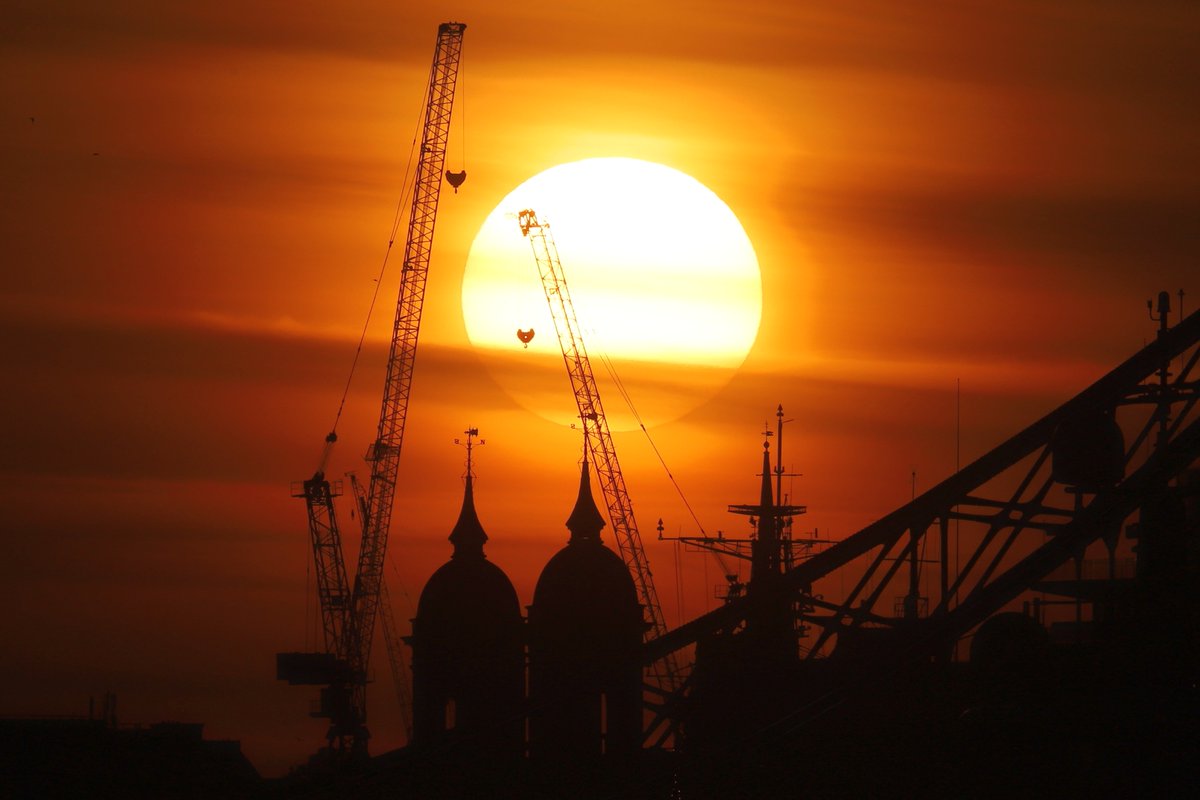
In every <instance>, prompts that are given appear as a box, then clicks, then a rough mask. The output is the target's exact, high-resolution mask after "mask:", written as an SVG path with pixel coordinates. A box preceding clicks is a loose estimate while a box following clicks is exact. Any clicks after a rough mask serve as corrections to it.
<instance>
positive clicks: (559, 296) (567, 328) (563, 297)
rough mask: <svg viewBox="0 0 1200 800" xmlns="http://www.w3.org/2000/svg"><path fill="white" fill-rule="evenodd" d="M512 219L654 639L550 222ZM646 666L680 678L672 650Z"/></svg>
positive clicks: (663, 678)
mask: <svg viewBox="0 0 1200 800" xmlns="http://www.w3.org/2000/svg"><path fill="white" fill-rule="evenodd" d="M518 222H519V224H520V226H521V234H522V235H523V236H525V237H526V238H527V239H529V244H530V247H531V248H532V249H533V257H534V260H535V261H536V262H537V268H538V275H539V276H540V278H541V281H542V288H543V290H544V291H545V293H546V302H547V303H548V304H549V306H550V316H551V317H552V318H553V319H554V330H555V332H556V333H557V334H558V343H559V346H560V348H561V349H562V354H563V361H564V363H565V364H566V367H567V374H568V376H569V377H570V379H571V389H572V390H573V391H574V393H575V403H576V405H577V406H578V407H579V418H580V420H582V423H583V430H584V439H585V441H586V442H587V446H588V449H589V450H590V454H591V458H592V466H593V467H594V468H595V470H596V474H597V476H599V478H600V486H601V489H602V490H603V493H604V501H605V504H606V505H607V506H608V518H609V521H610V522H611V523H612V528H613V536H614V537H615V538H616V540H617V547H618V548H619V550H620V553H621V557H622V559H623V560H624V562H625V566H626V567H627V568H628V569H629V571H630V573H631V574H632V576H633V579H634V582H635V583H636V584H637V589H638V593H639V595H640V598H641V601H642V612H643V614H644V615H645V618H646V634H645V638H646V639H647V640H654V639H657V638H658V637H660V636H663V635H664V634H666V632H667V626H666V622H665V621H664V620H663V613H662V608H661V606H660V605H659V602H658V593H657V592H656V591H655V589H654V577H653V575H652V574H651V573H650V564H649V562H648V561H647V560H646V553H645V551H644V550H643V549H642V537H641V535H640V534H639V533H638V527H637V521H636V520H635V519H634V516H633V504H632V502H631V501H630V499H629V492H628V491H626V489H625V478H624V476H623V475H622V474H621V465H620V464H619V463H618V462H617V450H616V447H615V446H614V445H613V439H612V434H611V433H610V432H609V429H608V419H607V418H606V417H605V415H604V406H603V404H602V403H601V402H600V390H599V389H598V388H597V387H596V378H595V376H594V375H593V374H592V365H591V362H590V361H589V360H588V354H587V347H586V346H585V345H584V341H583V334H582V332H581V331H580V329H579V321H578V319H577V318H576V316H575V306H574V304H573V303H572V302H571V293H570V291H569V290H568V288H567V279H566V275H565V274H564V273H563V268H562V263H561V262H560V261H559V258H558V247H557V246H556V245H555V243H554V237H553V236H552V235H551V233H550V224H549V223H548V222H542V221H539V220H538V217H537V214H536V213H535V212H534V211H532V210H530V209H525V210H524V211H521V212H520V213H519V214H518ZM648 672H649V675H650V677H651V678H652V680H653V686H651V687H650V688H651V689H652V690H657V691H659V692H661V693H663V695H664V696H665V695H666V694H669V693H672V692H674V691H675V689H676V687H677V686H678V684H679V680H680V672H679V667H678V665H677V663H676V659H675V653H674V651H669V652H666V653H664V656H663V658H661V659H657V660H655V661H654V662H652V663H650V664H649V665H648ZM651 732H653V728H652V729H651ZM668 734H669V732H668V733H664V736H663V738H666V736H667V735H668Z"/></svg>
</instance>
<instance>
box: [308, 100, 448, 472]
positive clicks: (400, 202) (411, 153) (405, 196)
mask: <svg viewBox="0 0 1200 800" xmlns="http://www.w3.org/2000/svg"><path fill="white" fill-rule="evenodd" d="M429 92H430V87H428V86H426V87H425V91H424V93H423V94H422V96H421V105H420V106H419V109H418V112H417V125H416V128H415V129H414V130H413V136H412V142H411V144H410V145H409V150H408V163H407V164H405V165H404V178H403V179H402V180H401V182H400V187H401V189H400V197H399V198H398V199H397V200H396V211H395V213H394V214H393V216H392V226H391V229H390V231H389V232H388V242H387V248H386V249H385V250H384V252H383V262H382V263H381V264H380V265H379V276H378V277H377V278H376V279H375V289H374V291H373V292H372V293H371V302H370V303H369V304H368V306H367V315H366V319H364V320H363V327H362V332H361V333H360V334H359V337H358V345H357V346H356V347H355V348H354V358H353V360H351V362H350V373H349V374H348V375H347V376H346V385H345V388H343V389H342V399H341V401H340V402H339V403H338V409H337V414H336V415H335V416H334V418H333V427H332V428H330V433H329V436H327V437H326V439H325V441H326V442H327V444H332V443H333V442H335V441H337V428H338V423H340V422H341V420H342V412H343V411H344V410H345V408H346V398H347V397H349V396H350V385H351V383H352V382H353V381H354V373H355V371H356V370H357V368H358V360H359V357H360V356H361V355H362V349H363V344H364V343H365V342H366V339H367V330H368V328H369V327H370V325H371V316H372V315H373V314H374V312H375V304H376V302H377V301H378V300H379V290H380V289H381V288H382V287H383V278H384V275H385V274H386V273H387V266H388V258H389V256H391V254H392V245H394V244H395V243H396V233H397V232H398V231H399V230H400V225H401V222H402V220H403V217H404V207H405V206H406V205H407V204H408V200H409V199H410V198H411V196H412V193H413V191H415V188H416V175H415V173H414V171H413V163H414V161H415V160H416V154H417V144H418V142H417V140H418V137H419V133H420V131H421V128H422V115H421V111H420V109H423V108H426V107H427V106H428V105H429ZM410 179H411V182H410ZM326 449H328V447H327V448H326Z"/></svg>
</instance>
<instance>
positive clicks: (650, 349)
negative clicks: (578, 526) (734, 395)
mask: <svg viewBox="0 0 1200 800" xmlns="http://www.w3.org/2000/svg"><path fill="white" fill-rule="evenodd" d="M526 208H530V209H533V210H534V211H536V212H537V214H538V216H539V218H541V219H542V220H543V221H544V222H546V223H549V224H550V225H551V226H552V228H553V236H554V239H555V241H556V243H557V245H558V250H559V254H560V256H561V258H562V262H563V269H564V272H565V273H566V276H567V283H568V286H569V287H570V293H571V297H572V299H573V301H574V304H575V309H576V313H577V315H578V317H579V321H580V325H581V326H582V329H583V331H584V336H585V338H586V340H587V348H588V351H589V353H591V354H592V355H593V357H600V358H603V359H612V360H613V361H615V362H618V363H620V364H631V365H632V373H634V374H635V377H634V380H635V381H636V380H637V377H636V373H638V372H645V366H646V365H647V364H648V363H653V364H655V378H656V380H657V382H658V383H660V384H662V383H664V382H665V383H669V384H671V385H673V386H674V388H675V390H676V391H675V392H672V393H671V394H673V395H674V396H675V399H674V401H673V403H674V407H671V404H670V403H668V404H665V405H664V404H662V403H660V402H659V401H655V400H651V401H650V404H651V405H650V408H651V413H652V416H653V417H655V418H663V417H665V418H674V417H677V416H678V415H679V414H681V413H684V412H686V411H687V410H689V409H690V408H692V407H694V406H695V405H696V404H697V403H698V402H701V401H703V400H704V399H706V398H707V397H708V396H710V395H711V393H712V392H713V391H715V389H716V388H719V386H721V385H723V383H724V382H725V381H727V380H728V378H729V377H730V376H731V375H732V373H733V371H734V370H736V369H737V368H738V367H739V366H740V365H741V363H742V362H743V361H744V360H745V358H746V355H747V353H749V351H750V348H751V346H752V345H753V344H754V339H755V336H756V334H757V332H758V325H759V320H760V318H761V315H762V282H761V278H760V275H759V270H758V259H757V258H756V256H755V253H754V248H753V246H752V245H751V243H750V240H749V238H748V237H747V236H746V232H745V231H744V230H743V228H742V226H741V223H739V222H738V220H737V217H736V216H734V214H733V212H732V211H731V210H730V209H729V207H728V206H727V205H725V203H724V202H722V201H721V199H720V198H719V197H717V196H716V195H715V194H714V193H713V192H712V191H710V190H709V189H708V188H706V187H705V186H704V185H703V184H701V183H700V182H699V181H697V180H695V179H694V178H692V177H690V176H688V175H685V174H684V173H682V172H679V171H678V170H675V169H672V168H670V167H666V166H663V165H661V164H654V163H650V162H647V161H639V160H635V159H629V158H593V159H587V160H584V161H577V162H572V163H569V164H561V165H559V166H556V167H553V168H551V169H548V170H546V171H544V172H542V173H540V174H539V175H536V176H534V177H533V178H531V179H529V180H528V181H526V182H525V183H523V184H521V185H520V186H518V187H517V188H516V189H515V190H513V191H512V192H511V193H509V194H508V196H507V197H505V198H504V199H503V200H502V201H501V202H500V204H499V205H498V206H497V207H496V209H495V210H494V211H493V212H492V213H491V214H490V215H489V216H488V218H487V220H486V221H485V222H484V224H483V226H482V227H481V228H480V231H479V233H478V235H477V236H476V237H475V241H474V243H473V245H472V246H471V251H470V255H469V257H468V259H467V265H466V272H465V274H464V277H463V297H462V300H463V316H464V319H465V323H466V328H467V333H468V336H469V337H470V340H471V343H472V344H473V345H474V346H475V347H476V348H479V349H481V350H483V351H485V359H486V360H487V363H488V365H489V368H491V369H492V372H493V374H494V375H495V376H496V378H497V380H498V381H499V382H500V383H501V384H502V385H504V386H505V388H506V389H508V390H509V393H510V394H512V395H513V396H514V398H516V399H517V400H518V402H520V403H521V404H522V405H524V406H526V407H527V408H531V409H532V410H534V411H537V412H538V413H542V414H548V415H550V416H554V415H555V412H554V411H551V410H550V409H552V408H557V407H558V406H559V405H560V403H559V402H556V401H553V400H549V398H547V400H549V407H545V406H543V403H542V401H540V400H535V399H533V397H532V396H531V392H533V391H534V389H533V386H534V385H536V383H537V382H536V381H531V380H530V379H529V378H528V377H527V376H519V373H521V372H522V370H521V367H526V368H529V367H534V368H541V369H547V370H548V369H553V370H556V371H558V372H561V353H560V351H559V347H558V342H557V339H556V337H555V335H554V326H553V323H552V321H551V318H550V314H549V311H548V309H547V304H546V298H545V295H544V293H543V290H542V287H541V284H540V281H539V279H538V275H537V270H536V268H535V266H534V262H533V257H532V255H531V253H530V249H529V244H528V242H526V241H525V240H524V239H523V238H522V236H521V233H520V230H519V228H518V225H517V220H516V215H517V212H518V211H520V210H522V209H526ZM518 329H522V330H526V331H528V330H529V329H533V331H534V335H533V338H532V339H531V340H530V341H528V343H527V344H528V347H526V346H525V343H523V342H522V341H521V340H519V338H518V337H517V334H516V332H517V330H518ZM526 338H528V335H526ZM514 362H515V363H514ZM510 364H511V365H512V366H515V367H516V368H517V369H516V370H515V372H514V370H513V369H510V368H509V365H510ZM682 366H687V367H693V368H694V367H699V368H701V369H698V370H696V369H689V370H686V371H685V370H680V371H679V377H678V379H672V380H666V381H664V377H665V373H669V372H671V371H672V368H673V367H676V368H677V367H682ZM664 371H665V373H664ZM622 372H623V377H627V376H625V375H624V370H622ZM693 376H694V377H693ZM560 385H561V381H557V380H556V382H555V384H554V386H555V387H556V389H555V391H556V390H557V387H559V386H560ZM661 388H662V387H661V386H660V387H659V389H660V390H661ZM654 393H655V392H652V391H648V392H647V394H654ZM558 394H561V395H562V398H563V399H568V398H567V396H566V395H565V393H558ZM610 405H611V403H610Z"/></svg>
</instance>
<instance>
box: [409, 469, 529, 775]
mask: <svg viewBox="0 0 1200 800" xmlns="http://www.w3.org/2000/svg"><path fill="white" fill-rule="evenodd" d="M468 464H469V462H468ZM487 538H488V536H487V533H485V532H484V530H483V525H482V524H481V523H480V521H479V516H478V514H477V513H476V510H475V497H474V486H473V477H472V475H471V474H470V467H469V465H468V472H467V477H466V487H465V490H464V493H463V503H462V510H461V512H460V513H459V515H458V521H457V522H456V523H455V525H454V529H453V530H452V531H451V533H450V537H449V539H450V543H451V544H452V545H453V546H454V552H453V555H452V556H451V558H450V560H449V561H447V562H446V563H445V564H443V565H442V566H441V567H439V568H438V570H437V571H436V572H434V573H433V575H432V576H431V577H430V578H429V581H428V583H426V584H425V588H424V590H423V591H422V592H421V597H420V600H419V601H418V603H417V615H416V618H415V619H414V620H413V633H412V636H411V637H410V638H409V639H408V642H409V644H410V645H411V647H412V668H413V735H412V744H413V747H414V748H415V749H418V750H422V751H425V752H427V753H430V754H434V755H437V756H438V757H445V758H450V759H452V760H458V761H462V762H470V763H473V762H478V761H480V760H486V761H497V760H498V761H515V760H516V759H519V758H520V757H521V755H522V754H523V752H524V729H525V723H524V719H523V704H524V700H525V650H524V647H525V643H524V620H523V619H522V617H521V606H520V602H519V601H518V600H517V592H516V590H515V589H514V588H513V585H512V582H511V581H510V580H509V579H508V576H507V575H505V574H504V571H503V570H501V569H500V568H499V567H497V566H496V565H495V564H493V563H492V562H490V561H488V559H487V556H486V555H485V554H484V552H483V546H484V543H485V542H486V541H487Z"/></svg>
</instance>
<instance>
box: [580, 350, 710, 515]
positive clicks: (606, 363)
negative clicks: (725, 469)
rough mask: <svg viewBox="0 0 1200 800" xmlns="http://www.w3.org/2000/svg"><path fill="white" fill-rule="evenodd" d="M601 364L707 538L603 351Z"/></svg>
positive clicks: (614, 366)
mask: <svg viewBox="0 0 1200 800" xmlns="http://www.w3.org/2000/svg"><path fill="white" fill-rule="evenodd" d="M600 362H601V363H602V364H604V369H605V370H606V371H607V372H608V375H609V377H610V378H612V381H613V383H614V384H615V385H616V387H617V391H618V392H619V393H620V395H621V399H623V400H624V401H625V405H627V406H628V407H629V411H630V413H632V414H633V418H634V420H635V421H636V422H637V424H638V427H639V428H641V429H642V433H643V434H645V435H646V441H647V442H649V443H650V449H651V450H653V451H654V455H656V456H657V457H658V463H660V464H662V468H663V470H664V471H665V472H666V473H667V477H668V478H669V479H670V481H671V485H672V486H674V487H675V491H676V493H678V494H679V499H680V500H682V501H683V505H684V507H685V508H686V509H687V510H688V513H689V514H691V515H692V519H693V520H695V522H696V527H697V528H699V529H700V533H701V534H702V535H704V536H705V537H707V536H708V532H707V531H705V530H704V525H703V524H702V523H701V522H700V517H698V516H696V511H695V510H694V509H693V508H692V504H691V503H689V502H688V499H687V496H686V495H684V493H683V488H682V487H680V485H679V482H678V481H677V480H675V475H674V474H672V473H671V468H670V467H668V466H667V461H666V459H665V458H663V454H662V452H661V451H660V450H659V449H658V445H657V444H655V443H654V437H652V436H651V435H650V431H649V430H647V428H646V423H645V421H644V420H643V419H642V415H641V414H639V413H638V410H637V408H636V407H635V406H634V404H633V398H632V397H631V396H630V395H629V391H628V390H627V389H626V388H625V383H624V381H622V380H621V376H620V375H618V374H617V367H616V365H615V364H614V363H613V361H612V359H611V358H609V357H608V354H607V353H605V352H604V351H603V350H601V351H600Z"/></svg>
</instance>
